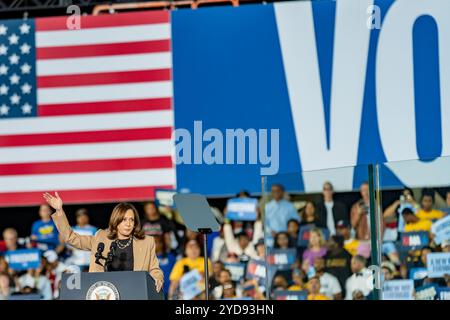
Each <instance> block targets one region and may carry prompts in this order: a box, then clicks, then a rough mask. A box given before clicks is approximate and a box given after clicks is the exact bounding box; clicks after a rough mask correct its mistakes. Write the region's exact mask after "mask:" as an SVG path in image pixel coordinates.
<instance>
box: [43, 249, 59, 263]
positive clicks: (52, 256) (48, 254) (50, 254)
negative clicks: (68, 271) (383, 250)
mask: <svg viewBox="0 0 450 320" xmlns="http://www.w3.org/2000/svg"><path fill="white" fill-rule="evenodd" d="M43 256H44V257H45V258H46V259H47V261H48V262H50V263H53V262H55V261H56V260H58V255H57V254H56V252H55V251H54V250H47V251H45V252H44V254H43Z"/></svg>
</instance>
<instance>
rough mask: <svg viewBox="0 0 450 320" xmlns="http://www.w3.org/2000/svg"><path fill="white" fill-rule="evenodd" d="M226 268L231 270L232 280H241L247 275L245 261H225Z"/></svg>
mask: <svg viewBox="0 0 450 320" xmlns="http://www.w3.org/2000/svg"><path fill="white" fill-rule="evenodd" d="M224 266H225V269H227V270H229V271H230V272H231V280H233V281H236V282H239V281H241V280H242V279H243V278H244V275H245V263H225V264H224Z"/></svg>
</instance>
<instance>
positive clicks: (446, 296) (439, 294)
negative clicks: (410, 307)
mask: <svg viewBox="0 0 450 320" xmlns="http://www.w3.org/2000/svg"><path fill="white" fill-rule="evenodd" d="M436 299H437V300H450V288H448V287H438V288H436Z"/></svg>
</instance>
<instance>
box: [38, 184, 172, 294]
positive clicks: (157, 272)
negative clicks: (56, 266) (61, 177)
mask: <svg viewBox="0 0 450 320" xmlns="http://www.w3.org/2000/svg"><path fill="white" fill-rule="evenodd" d="M44 199H45V200H46V201H47V203H48V204H49V205H50V206H51V207H52V208H53V209H55V210H56V212H55V213H54V214H52V219H53V221H54V222H55V225H56V228H57V229H58V231H59V233H60V234H61V235H62V238H63V239H64V241H65V242H67V243H68V244H70V245H71V246H73V247H75V248H77V249H81V250H90V251H91V258H90V264H89V272H103V271H105V270H104V268H103V267H102V266H101V265H100V264H98V263H96V253H97V251H98V248H99V244H101V243H103V245H100V247H102V246H103V247H104V248H106V249H107V250H109V248H111V244H112V246H113V247H114V248H115V249H114V251H115V252H114V255H113V256H112V259H111V260H110V261H109V264H108V271H147V272H149V273H150V275H151V276H152V278H153V279H154V280H155V285H156V291H158V292H159V291H160V290H161V288H162V285H163V281H164V280H163V279H164V275H163V272H162V271H161V269H160V268H159V263H158V258H157V257H156V254H155V241H154V240H153V238H152V237H150V236H146V235H144V232H143V231H142V230H141V224H140V221H139V215H138V212H137V210H136V208H135V207H134V206H133V205H132V204H129V203H119V204H118V205H117V206H116V207H115V208H114V209H113V211H112V214H111V217H110V219H109V227H108V229H107V230H98V231H97V233H96V234H95V235H94V236H85V235H79V234H77V233H76V232H74V231H73V230H72V228H71V227H70V225H69V222H68V221H67V217H66V214H65V213H64V211H63V208H62V206H63V201H62V199H61V198H60V197H59V195H58V192H55V196H52V195H51V194H49V193H44ZM97 262H98V260H97Z"/></svg>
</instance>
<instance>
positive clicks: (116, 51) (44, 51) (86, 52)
mask: <svg viewBox="0 0 450 320" xmlns="http://www.w3.org/2000/svg"><path fill="white" fill-rule="evenodd" d="M168 51H170V40H153V41H138V42H125V43H108V44H95V45H80V46H61V47H44V48H36V59H38V60H44V59H63V58H80V57H96V56H112V55H122V54H136V53H152V52H168Z"/></svg>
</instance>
